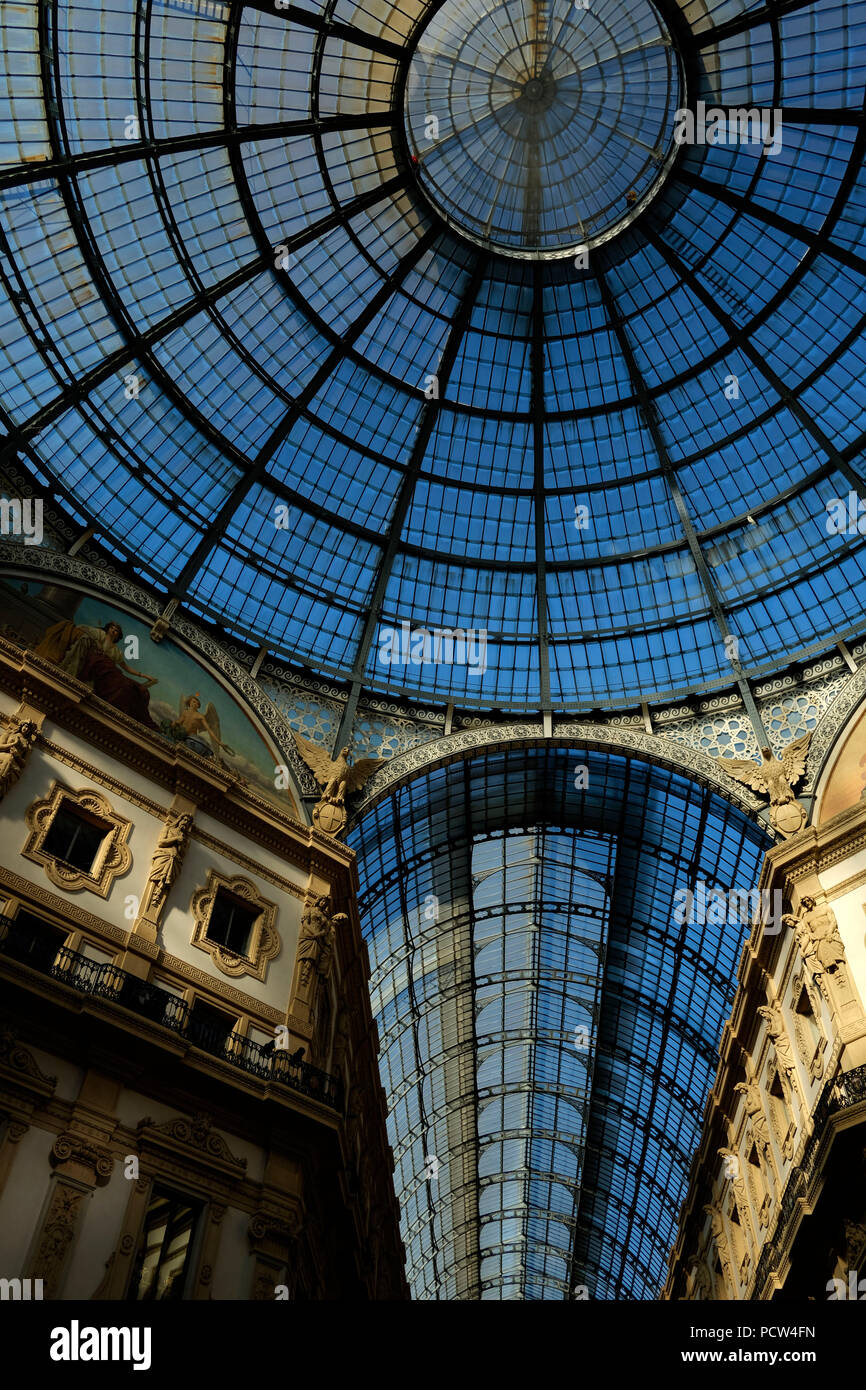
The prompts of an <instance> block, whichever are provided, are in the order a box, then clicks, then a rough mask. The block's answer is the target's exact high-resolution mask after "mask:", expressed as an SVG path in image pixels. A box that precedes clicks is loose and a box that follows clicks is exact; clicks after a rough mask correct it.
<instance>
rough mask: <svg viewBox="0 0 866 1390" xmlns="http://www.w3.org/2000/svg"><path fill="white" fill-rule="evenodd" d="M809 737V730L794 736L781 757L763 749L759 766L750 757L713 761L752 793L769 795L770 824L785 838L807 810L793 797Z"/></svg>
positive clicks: (798, 826) (803, 821) (802, 821)
mask: <svg viewBox="0 0 866 1390" xmlns="http://www.w3.org/2000/svg"><path fill="white" fill-rule="evenodd" d="M811 739H812V735H811V733H808V734H803V736H802V738H796V739H794V740H793V742H792V743H789V744H788V746H787V748H785V749H784V750H783V752H782V757H781V760H780V759H779V758H774V757H773V754H772V752H771V751H770V749H769V748H762V749H761V758H762V759H763V763H762V765H759V764H758V763H754V762H752V760H751V759H750V758H716V760H715V761H716V762H717V763H718V764H719V767H721V768H722V769H723V770H724V771H725V772H727V774H728V776H729V777H733V778H734V779H735V781H737V782H743V783H744V784H745V785H746V786H747V787H751V789H752V791H753V792H758V793H759V794H760V795H761V796H768V797H769V798H770V824H771V825H772V827H773V829H774V830H777V831H778V832H779V834H780V835H784V837H785V839H786V840H787V839H790V837H791V836H792V835H796V834H797V831H798V830H802V829H803V826H804V825H805V824H806V812H805V810H804V809H803V807H802V806H801V805H800V803H799V801H798V800H797V798H796V797H795V795H794V791H793V788H794V786H795V785H796V783H797V782H799V780H800V778H801V777H802V776H803V774H804V773H805V771H806V755H807V753H808V751H809V744H810V742H811Z"/></svg>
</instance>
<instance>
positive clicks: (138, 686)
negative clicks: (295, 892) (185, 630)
mask: <svg viewBox="0 0 866 1390" xmlns="http://www.w3.org/2000/svg"><path fill="white" fill-rule="evenodd" d="M0 600H2V604H3V609H4V616H5V622H4V624H3V626H2V629H0V630H2V633H3V635H4V636H6V637H8V638H10V639H11V640H12V641H14V642H17V643H18V644H19V645H20V646H23V647H29V648H30V649H31V650H32V651H34V652H36V653H37V654H38V655H39V656H41V657H44V658H45V659H46V660H48V661H52V662H54V664H55V665H57V666H59V667H60V669H61V670H62V671H67V672H68V673H69V674H70V675H71V676H74V677H75V678H76V679H77V680H80V681H83V682H84V683H85V684H86V685H89V686H90V687H91V689H92V690H93V692H94V694H95V695H98V696H99V698H100V699H101V700H104V701H105V702H106V704H109V705H112V706H113V707H114V708H115V709H117V710H120V711H121V712H122V713H123V714H126V715H129V716H130V718H132V719H136V720H138V722H139V723H140V724H143V725H145V726H146V727H147V728H149V729H153V730H154V731H155V732H156V733H158V734H160V735H161V736H162V737H163V738H165V739H168V740H169V742H171V743H175V744H181V745H183V746H184V747H185V748H188V749H190V750H191V751H193V752H195V753H198V754H200V755H201V756H202V757H205V758H213V759H214V761H215V762H217V763H219V764H220V766H221V767H225V768H226V769H227V770H229V771H231V772H233V773H236V774H237V775H238V776H240V777H242V778H243V779H244V780H245V781H246V782H248V783H249V784H250V785H251V786H252V787H254V788H255V789H256V791H259V792H264V793H265V794H266V795H267V796H269V797H270V798H271V800H273V801H276V802H277V803H278V804H279V805H281V806H282V807H283V809H284V810H288V811H289V812H290V813H291V814H292V815H295V816H298V808H297V805H296V803H295V799H294V797H293V796H292V793H291V791H290V790H289V789H288V788H285V789H278V788H277V787H276V786H275V784H274V768H275V766H276V765H277V764H280V763H282V761H283V759H282V758H281V757H280V756H279V754H278V753H277V750H276V749H272V748H271V747H270V744H269V743H268V742H267V741H266V740H265V738H264V736H263V735H262V734H261V733H260V732H259V730H258V728H257V727H256V725H255V724H254V723H253V722H252V720H251V719H250V718H249V716H248V715H247V714H246V713H245V711H244V710H243V708H242V706H241V705H240V704H239V703H238V701H237V700H236V699H235V697H233V696H232V695H231V694H230V693H229V691H228V690H227V689H226V688H225V686H223V685H221V684H220V683H219V682H218V681H217V680H216V679H215V678H214V677H213V676H212V675H210V673H209V672H208V671H206V670H205V669H204V668H203V667H202V666H200V665H199V664H198V662H197V661H195V660H194V658H193V657H191V656H190V655H189V653H187V652H185V651H183V650H182V649H181V648H180V647H178V646H176V645H175V644H174V643H173V642H172V640H171V638H170V637H165V638H163V640H162V642H160V643H158V644H157V643H155V642H152V641H151V639H150V629H149V625H148V624H146V623H144V622H140V621H139V620H138V619H136V618H133V617H131V616H130V614H128V613H124V612H122V611H121V610H120V609H118V608H115V607H114V606H113V605H112V604H111V603H108V602H106V601H104V600H103V599H97V598H93V597H92V596H91V595H89V594H82V593H80V592H79V591H77V590H75V589H72V588H68V587H66V586H61V585H40V584H38V583H37V584H29V583H27V582H25V581H19V580H12V579H9V578H4V579H2V580H0Z"/></svg>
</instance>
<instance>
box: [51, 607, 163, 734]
mask: <svg viewBox="0 0 866 1390" xmlns="http://www.w3.org/2000/svg"><path fill="white" fill-rule="evenodd" d="M122 637H123V630H122V628H121V626H120V624H119V623H116V622H114V621H111V622H107V623H106V624H105V626H104V627H88V626H86V625H79V624H76V623H72V622H69V621H68V620H64V621H63V622H60V623H55V624H54V626H53V627H50V628H49V629H48V631H47V632H46V633H45V636H44V637H43V638H42V641H41V642H40V643H39V645H38V647H36V649H35V650H36V655H37V656H42V657H45V658H46V660H48V661H53V662H54V663H55V664H56V665H57V666H59V667H60V669H61V670H62V671H68V673H69V675H70V676H75V678H76V679H77V680H80V681H84V682H85V684H87V685H89V686H90V687H91V688H92V690H93V693H94V695H98V696H99V698H100V699H101V700H105V702H106V704H109V705H113V706H114V708H115V709H117V710H120V712H121V714H128V715H129V716H130V718H131V719H137V720H138V721H139V723H140V724H146V725H147V727H148V728H150V729H155V728H156V725H155V724H154V722H153V720H152V719H151V717H150V709H149V706H150V692H149V687H150V686H152V685H156V677H155V676H148V675H145V673H144V672H143V671H136V670H135V669H134V668H133V667H132V666H128V665H127V663H126V659H125V658H124V655H123V652H122V651H121V649H120V647H119V646H118V643H119V642H120V640H121V638H122Z"/></svg>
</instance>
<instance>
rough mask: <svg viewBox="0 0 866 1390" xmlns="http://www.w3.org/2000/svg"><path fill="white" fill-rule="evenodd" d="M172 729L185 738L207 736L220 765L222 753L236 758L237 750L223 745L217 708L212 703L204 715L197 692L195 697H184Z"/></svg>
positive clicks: (225, 744)
mask: <svg viewBox="0 0 866 1390" xmlns="http://www.w3.org/2000/svg"><path fill="white" fill-rule="evenodd" d="M171 727H172V729H173V730H177V731H179V732H180V733H181V735H182V737H184V738H195V737H196V736H197V735H199V734H205V735H207V737H208V739H209V740H210V745H211V747H212V748H213V752H214V757H215V758H216V760H217V762H218V763H219V762H222V758H221V757H220V753H226V754H227V755H228V756H229V757H230V758H232V757H234V752H235V750H234V749H233V748H229V746H228V744H227V743H223V741H222V738H221V737H220V720H219V715H218V714H217V712H216V706H215V705H214V703H213V701H211V702H210V703H209V704H208V707H207V709H206V710H205V712H204V714H202V713H201V700H200V699H199V697H198V693H197V692H196V694H194V695H184V696H183V698H182V700H181V702H180V707H179V708H178V712H177V719H173V720H172V724H171Z"/></svg>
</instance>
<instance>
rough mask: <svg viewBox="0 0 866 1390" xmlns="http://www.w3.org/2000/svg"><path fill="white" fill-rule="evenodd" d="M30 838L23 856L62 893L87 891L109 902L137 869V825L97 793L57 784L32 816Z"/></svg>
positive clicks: (32, 808)
mask: <svg viewBox="0 0 866 1390" xmlns="http://www.w3.org/2000/svg"><path fill="white" fill-rule="evenodd" d="M26 820H27V825H28V827H29V829H30V834H29V835H28V837H27V842H26V844H25V846H24V848H23V850H22V851H21V853H22V854H23V855H24V858H25V859H30V860H32V861H33V862H34V863H36V864H41V865H42V867H43V868H44V870H45V872H46V874H47V875H48V878H49V879H50V880H51V882H52V883H54V884H56V886H57V887H58V888H66V889H67V890H68V891H70V892H73V893H77V892H80V891H81V890H82V889H84V888H87V889H89V890H90V892H91V893H97V894H98V895H99V897H101V898H107V897H108V894H109V893H110V891H111V885H112V883H113V882H114V880H115V879H116V878H117V877H118V876H119V875H120V874H125V873H126V871H127V869H128V868H129V866H130V864H131V863H132V854H131V853H130V850H129V846H128V845H127V843H126V842H127V840H128V838H129V833H130V831H131V830H132V821H128V820H126V819H125V818H124V817H123V816H118V815H116V814H115V812H114V811H113V810H112V808H111V805H110V803H109V802H108V801H107V800H106V798H105V797H104V796H103V795H102V793H101V792H99V791H96V789H95V788H91V787H86V788H84V789H83V790H81V791H77V792H76V791H72V790H71V789H70V788H69V787H64V786H63V785H62V783H60V782H55V783H54V785H53V786H52V788H51V791H50V792H49V794H48V796H47V797H45V798H43V799H42V800H40V801H34V802H33V804H32V806H30V807H29V809H28V811H27V816H26Z"/></svg>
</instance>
